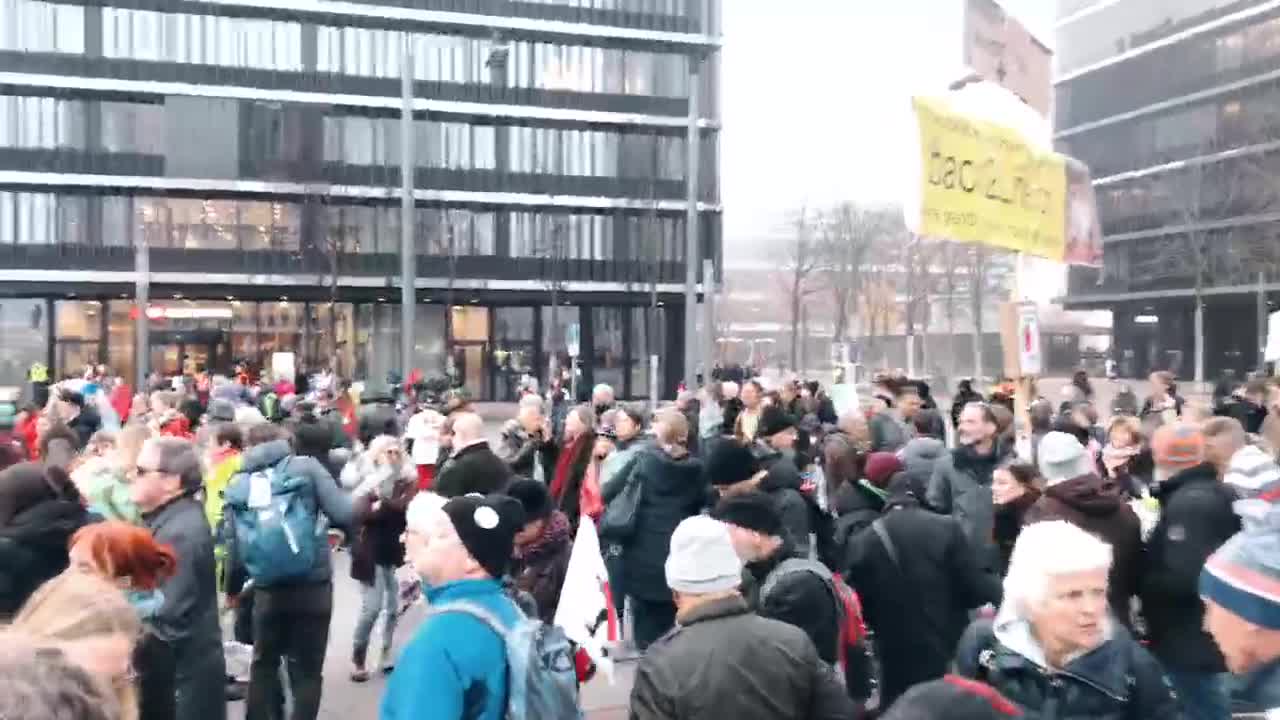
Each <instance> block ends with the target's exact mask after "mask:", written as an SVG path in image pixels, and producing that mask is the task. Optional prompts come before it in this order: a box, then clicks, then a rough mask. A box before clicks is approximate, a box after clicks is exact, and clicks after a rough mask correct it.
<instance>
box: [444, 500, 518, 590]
mask: <svg viewBox="0 0 1280 720" xmlns="http://www.w3.org/2000/svg"><path fill="white" fill-rule="evenodd" d="M444 511H445V514H447V515H448V516H449V520H451V521H452V522H453V528H454V530H456V531H457V533H458V538H459V539H461V540H462V544H463V546H464V547H466V548H467V552H469V553H471V557H473V558H475V559H476V562H478V563H480V567H482V568H484V570H485V572H487V573H489V576H490V577H493V578H501V577H502V576H503V575H504V574H506V572H507V565H508V563H510V561H511V550H512V546H513V545H514V543H515V536H516V532H518V531H519V530H520V529H521V528H522V527H524V509H523V508H522V507H521V506H520V501H518V500H515V499H514V498H510V497H508V496H506V495H488V496H482V495H478V494H472V495H464V496H462V497H456V498H454V499H452V500H450V501H449V502H447V503H445V506H444Z"/></svg>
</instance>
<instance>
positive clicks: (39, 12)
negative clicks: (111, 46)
mask: <svg viewBox="0 0 1280 720" xmlns="http://www.w3.org/2000/svg"><path fill="white" fill-rule="evenodd" d="M0 18H3V19H4V22H3V23H2V24H0V50H18V51H21V52H53V53H83V52H84V8H83V7H80V6H78V5H64V4H62V3H52V2H43V1H42V0H0Z"/></svg>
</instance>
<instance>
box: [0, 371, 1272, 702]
mask: <svg viewBox="0 0 1280 720" xmlns="http://www.w3.org/2000/svg"><path fill="white" fill-rule="evenodd" d="M729 378H730V376H728V375H724V374H723V373H721V374H717V375H715V376H713V379H712V380H711V381H710V382H708V383H707V384H706V385H704V386H703V387H702V388H700V389H699V390H698V391H696V392H694V391H682V392H680V394H679V395H678V397H677V398H676V399H675V402H674V403H672V404H670V405H665V406H663V407H660V408H657V409H654V410H652V411H650V410H648V409H644V408H641V407H640V406H636V405H630V404H627V403H620V402H618V401H617V399H616V397H615V395H614V392H613V390H612V389H611V388H609V387H608V386H604V385H601V386H598V387H596V388H594V389H593V391H592V392H591V397H590V399H589V401H587V402H583V403H580V404H575V403H574V402H573V401H572V400H571V399H570V398H568V397H567V396H566V394H565V393H563V392H561V391H560V390H559V389H558V388H556V387H552V388H551V389H550V390H549V392H548V393H547V394H546V395H545V396H543V395H539V394H536V393H532V392H531V393H529V394H526V395H525V396H524V397H523V398H522V399H521V400H520V402H519V403H518V408H517V410H516V412H515V416H514V417H513V418H511V419H510V420H508V421H507V422H506V423H505V424H504V425H503V426H502V429H501V432H500V433H499V436H498V438H497V439H496V442H494V443H493V444H492V445H491V444H490V441H489V434H488V433H487V432H486V428H485V423H484V420H483V419H482V418H481V417H480V415H479V414H477V413H476V412H475V410H474V409H473V407H472V405H471V403H470V401H469V398H468V396H467V394H466V392H465V391H463V390H461V389H448V388H447V387H444V386H442V385H441V384H439V383H432V382H422V381H420V380H417V381H415V382H412V383H410V384H407V385H401V386H400V387H397V388H395V391H394V392H391V391H390V389H388V390H387V391H385V392H380V391H377V390H376V389H370V388H366V389H365V390H364V392H362V393H360V394H359V395H355V394H354V393H352V392H350V391H349V389H348V388H347V387H345V386H343V385H342V384H341V383H338V382H336V381H335V380H334V379H333V378H332V377H327V376H324V375H323V374H321V376H318V377H315V378H309V379H308V380H307V381H306V382H305V386H306V387H305V388H300V387H299V385H302V384H304V383H302V382H300V381H297V380H294V379H289V380H282V381H280V382H276V383H267V382H249V381H248V379H247V378H245V377H236V378H223V377H212V378H208V379H207V381H200V382H184V381H182V380H181V379H179V380H177V381H167V382H161V381H160V380H159V379H156V380H155V382H154V383H153V387H150V388H148V392H147V393H145V394H137V395H133V394H132V392H131V389H130V388H128V386H127V385H126V384H125V383H124V382H123V381H121V380H119V379H110V378H109V376H108V375H107V373H105V369H101V368H100V369H97V370H96V371H95V372H94V373H92V374H91V375H89V376H87V377H85V378H79V379H76V380H74V381H69V382H63V383H59V384H58V385H56V386H54V387H52V388H50V389H49V393H48V399H47V402H45V403H44V404H43V406H42V407H35V406H31V407H28V408H27V409H26V410H25V411H24V412H23V413H22V415H21V417H20V418H19V420H18V423H17V425H16V426H15V429H14V432H13V433H12V436H11V438H10V439H9V441H8V442H6V443H4V444H3V445H0V453H2V454H0V467H2V469H0V622H3V623H5V624H4V625H3V629H0V635H2V637H0V640H2V641H0V666H2V667H3V670H2V671H0V686H3V687H2V688H0V716H3V717H9V716H14V717H18V716H21V717H31V718H60V717H85V718H95V719H96V718H112V719H114V718H129V719H132V718H142V719H144V720H150V719H156V720H171V719H173V718H181V719H182V720H187V719H188V718H193V719H203V718H210V719H220V718H224V717H226V713H227V705H228V703H229V702H239V701H243V702H244V704H245V716H246V717H247V718H250V719H253V720H256V719H258V718H263V719H266V718H272V719H274V718H283V717H286V716H287V717H290V718H292V719H293V720H310V719H313V718H315V717H317V715H318V713H319V711H320V706H321V702H322V695H323V692H324V681H323V680H324V679H323V674H322V670H323V665H324V659H325V655H326V652H327V650H328V647H329V645H330V642H329V636H330V629H331V620H332V616H333V613H334V583H335V582H344V580H342V579H340V578H335V577H334V563H333V552H335V551H336V550H335V549H343V550H344V551H345V552H347V553H349V556H350V562H349V567H350V573H349V574H350V576H351V580H350V581H351V582H353V583H355V584H356V587H357V588H358V590H359V597H360V610H359V614H358V620H357V622H356V626H355V629H354V632H353V636H352V638H351V656H350V658H349V661H350V669H349V679H350V681H351V682H353V683H366V682H369V681H370V680H371V679H372V677H373V675H374V674H375V673H376V674H379V675H384V676H387V680H386V687H385V690H384V692H383V693H382V695H381V700H380V706H379V709H378V713H379V716H380V717H383V718H387V719H391V720H395V719H399V718H417V717H440V718H459V719H462V718H467V719H473V718H479V719H483V720H489V719H494V720H496V719H498V718H504V717H547V718H550V717H555V718H561V717H564V718H570V717H580V716H581V713H582V711H581V709H580V703H579V701H578V693H579V689H580V687H581V684H582V683H584V682H587V681H588V680H589V679H590V678H591V677H592V676H593V673H595V672H596V670H597V665H598V663H599V662H600V661H602V660H605V659H606V657H607V659H608V660H610V661H614V660H628V659H636V660H637V662H638V665H637V667H636V673H635V681H634V685H633V688H632V690H631V702H630V713H631V716H632V717H633V718H637V719H638V720H651V719H652V720H658V719H676V718H681V719H695V718H708V717H712V716H722V715H723V716H727V717H738V718H747V719H751V718H761V719H763V718H824V719H825V718H831V719H833V720H834V719H835V718H842V719H852V718H862V717H868V716H872V715H875V716H879V717H884V718H896V719H897V720H907V719H914V718H938V719H948V718H955V719H957V720H959V719H960V718H1007V717H1045V718H1049V717H1055V718H1084V717H1090V718H1094V717H1099V718H1150V717H1184V718H1188V719H1190V720H1224V719H1225V718H1228V717H1230V716H1231V713H1232V711H1233V709H1241V708H1247V709H1269V708H1273V707H1280V674H1278V673H1280V593H1278V592H1277V591H1276V588H1277V587H1280V584H1278V583H1280V535H1278V534H1277V533H1280V511H1275V510H1273V507H1272V502H1273V501H1274V500H1275V499H1276V498H1280V466H1277V464H1276V459H1275V458H1276V452H1277V450H1280V447H1277V445H1275V444H1272V442H1271V440H1270V437H1269V434H1268V429H1269V428H1270V424H1276V425H1278V426H1280V384H1276V383H1274V382H1269V381H1266V380H1251V381H1249V382H1247V383H1243V384H1239V385H1238V386H1230V387H1228V388H1227V389H1226V392H1224V393H1220V394H1215V398H1214V401H1213V403H1203V404H1202V403H1196V402H1192V401H1183V399H1182V398H1181V397H1180V396H1179V395H1178V392H1177V388H1176V384H1175V383H1174V381H1173V378H1172V377H1171V376H1169V375H1167V374H1164V373H1157V374H1155V375H1153V376H1152V378H1151V393H1150V396H1149V397H1148V398H1147V399H1146V400H1145V402H1143V403H1142V404H1141V405H1139V404H1138V403H1137V402H1136V399H1135V398H1132V397H1129V398H1125V397H1120V398H1118V399H1117V402H1116V403H1114V404H1113V406H1112V407H1111V408H1110V410H1111V416H1110V417H1109V418H1108V419H1106V421H1105V424H1102V418H1101V417H1100V413H1099V412H1098V409H1097V407H1096V405H1095V400H1096V398H1095V393H1094V389H1093V387H1092V385H1091V383H1090V380H1089V378H1088V377H1087V376H1085V375H1084V374H1083V373H1079V374H1077V376H1076V377H1075V378H1073V380H1072V382H1071V384H1070V385H1069V386H1068V388H1067V389H1066V391H1065V392H1064V394H1063V396H1062V398H1060V399H1056V400H1055V399H1047V398H1035V399H1031V398H1027V399H1028V400H1030V402H1029V406H1028V407H1026V408H1025V410H1026V416H1027V417H1028V418H1029V422H1028V425H1027V427H1025V428H1022V427H1019V426H1018V424H1017V423H1016V422H1015V421H1014V416H1015V414H1016V413H1015V411H1016V410H1022V409H1024V408H1018V407H1016V402H1017V400H1015V398H1016V397H1019V396H1018V394H1017V393H1015V392H1014V391H1013V388H1012V387H1011V386H1010V385H1009V384H1006V383H997V384H996V385H995V387H994V388H993V390H992V392H991V393H990V395H989V396H988V397H986V398H984V397H982V396H980V395H979V394H978V393H977V392H975V389H974V387H973V386H972V383H968V382H964V383H961V386H960V387H959V388H958V390H957V392H956V393H955V395H954V396H953V397H952V406H951V408H950V412H949V413H948V412H944V411H943V410H942V409H940V408H939V407H938V405H937V402H936V401H935V399H934V398H933V396H932V394H931V391H930V388H929V386H928V385H927V383H924V382H921V381H915V380H909V379H907V378H905V377H901V376H899V375H897V374H888V373H886V374H884V375H881V376H877V377H876V378H875V380H874V382H873V383H872V385H871V390H870V393H869V395H868V396H867V397H866V398H864V399H863V400H862V401H859V402H857V403H856V405H855V406H852V407H850V406H842V407H837V403H836V402H835V400H833V398H832V397H830V396H829V395H828V394H827V393H826V392H825V391H824V389H823V388H822V387H821V385H820V384H819V383H816V382H801V381H800V380H799V379H783V380H781V381H772V382H770V381H765V380H763V379H760V378H754V377H743V378H736V376H735V379H729ZM1131 394H1132V393H1130V395H1131ZM841 404H842V405H843V404H844V401H843V400H842V403H841ZM948 420H950V422H948ZM1271 429H1273V428H1271ZM1277 439H1278V440H1280V437H1277ZM592 531H594V532H595V538H594V540H596V541H598V546H599V554H600V556H601V557H600V561H601V562H602V565H603V567H604V572H606V573H607V593H608V597H609V602H610V605H611V608H610V611H609V612H608V613H606V614H607V615H608V616H609V617H611V618H612V617H614V616H615V615H616V616H618V617H623V618H629V622H628V623H625V624H626V627H627V629H626V632H625V642H623V643H621V644H618V645H615V646H611V647H608V648H604V649H603V652H604V655H601V654H600V653H601V649H600V648H595V647H588V646H585V645H584V644H583V643H582V642H574V641H571V640H570V639H569V637H568V635H567V634H566V633H565V632H564V629H563V628H557V627H556V626H555V623H556V622H557V617H558V614H559V613H558V610H559V609H560V607H561V606H562V605H563V604H564V603H565V602H566V598H565V595H566V593H567V592H569V591H568V589H567V588H568V585H567V582H566V580H567V577H568V576H569V574H570V565H571V562H572V560H573V557H574V552H575V547H577V548H578V549H581V547H582V546H581V545H578V544H576V543H577V541H578V540H579V538H581V537H582V534H583V533H588V537H590V533H592ZM595 544H596V543H592V545H591V547H593V548H594V547H595ZM592 555H593V557H594V551H593V554H592ZM419 596H420V597H421V598H423V599H425V605H426V613H425V616H424V617H423V618H422V619H421V621H420V622H418V623H417V624H416V625H415V626H414V627H412V628H409V629H408V631H409V632H410V633H411V637H409V638H408V639H407V641H406V642H402V643H397V638H396V633H397V631H398V630H400V628H401V627H402V625H403V624H404V623H402V622H401V620H402V619H403V618H404V614H405V612H406V608H407V607H409V606H411V605H412V604H414V603H415V602H417V600H418V598H419ZM569 600H570V601H572V600H574V598H572V597H570V598H569ZM379 623H381V634H380V635H379V636H378V637H377V640H378V641H379V642H378V647H377V651H378V652H377V654H376V656H371V655H370V653H369V649H370V644H371V643H372V642H373V641H374V639H375V635H374V630H375V629H376V628H377V627H378V625H379ZM401 645H403V650H402V651H400V652H399V653H397V648H399V647H400V646H401ZM231 646H235V647H244V646H249V647H251V657H252V660H251V662H250V663H249V667H248V669H247V672H245V673H243V675H242V676H237V675H238V674H237V673H236V672H231V673H230V674H229V673H228V670H229V666H228V663H227V659H226V655H225V654H224V653H225V652H226V650H227V648H228V647H231ZM11 669H12V672H11ZM36 669H38V671H39V672H36V671H35V670H36ZM286 674H287V680H288V682H287V683H286V682H283V676H284V675H286ZM7 703H17V704H13V705H8V706H7V707H6V704H7ZM19 707H20V708H23V710H22V712H20V713H18V714H14V713H13V712H10V710H9V709H7V708H19ZM76 708H79V709H76ZM286 710H287V715H286ZM68 713H77V714H68Z"/></svg>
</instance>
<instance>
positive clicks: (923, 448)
mask: <svg viewBox="0 0 1280 720" xmlns="http://www.w3.org/2000/svg"><path fill="white" fill-rule="evenodd" d="M946 454H947V446H946V445H945V444H944V443H943V442H942V441H941V440H937V439H935V438H931V437H918V438H912V439H911V440H909V441H908V442H907V444H906V445H904V446H903V447H902V449H901V450H899V451H898V457H899V459H901V460H902V468H903V472H905V473H906V474H907V481H908V482H909V483H910V487H911V493H912V494H913V495H915V497H916V500H919V501H920V502H921V503H922V504H923V503H924V500H925V497H926V496H927V494H928V491H929V481H930V480H931V479H932V478H933V468H934V467H935V466H936V465H937V464H938V459H939V458H941V457H942V456H944V455H946Z"/></svg>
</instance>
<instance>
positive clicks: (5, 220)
mask: <svg viewBox="0 0 1280 720" xmlns="http://www.w3.org/2000/svg"><path fill="white" fill-rule="evenodd" d="M87 213H88V198H86V197H84V196H77V195H54V194H52V193H24V192H0V244H4V245H53V244H63V245H80V244H84V242H85V240H86V237H85V229H86V220H85V218H86V215H87Z"/></svg>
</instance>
